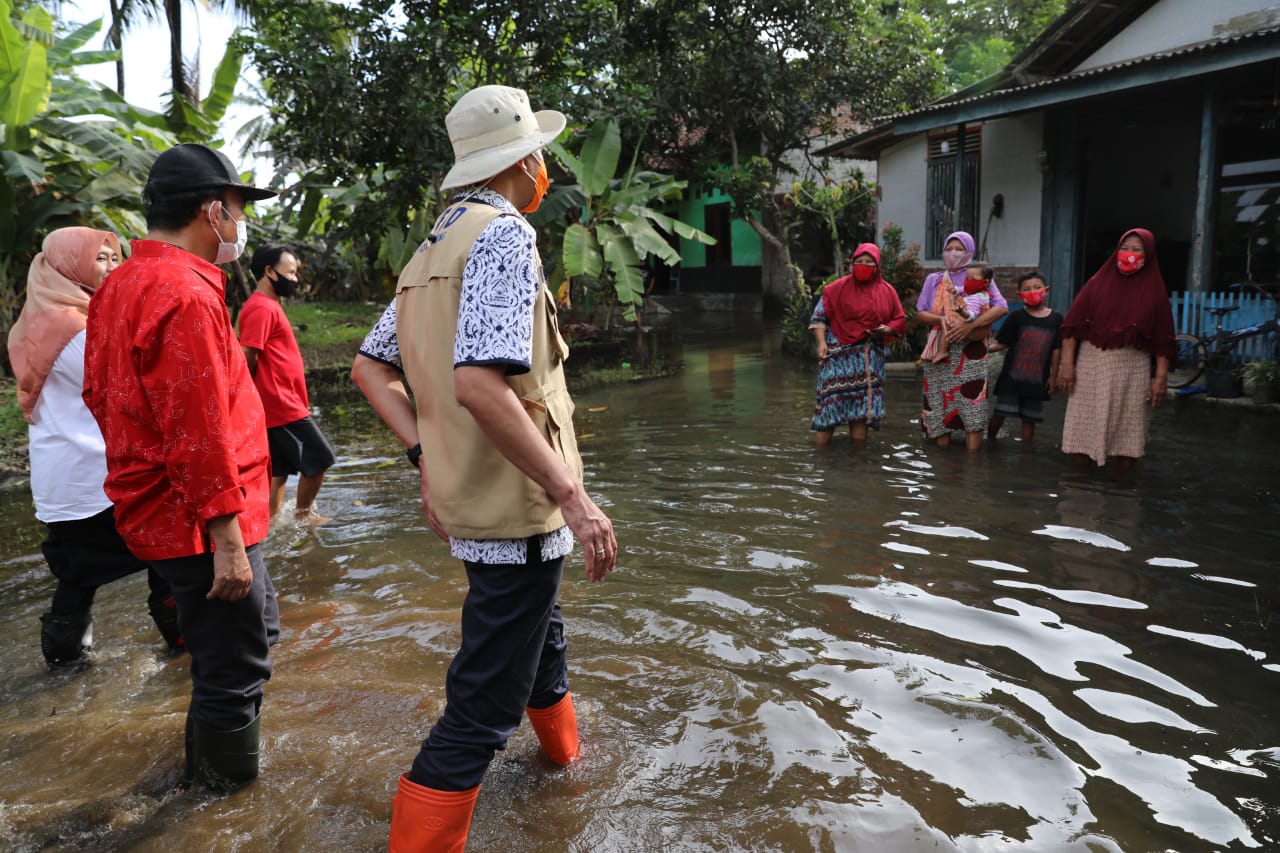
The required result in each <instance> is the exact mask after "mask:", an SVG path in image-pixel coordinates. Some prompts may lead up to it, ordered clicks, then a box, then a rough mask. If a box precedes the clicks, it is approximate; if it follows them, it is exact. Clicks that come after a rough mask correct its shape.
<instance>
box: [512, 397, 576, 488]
mask: <svg viewBox="0 0 1280 853" xmlns="http://www.w3.org/2000/svg"><path fill="white" fill-rule="evenodd" d="M520 402H521V403H522V404H523V405H524V408H525V411H526V412H528V413H529V417H530V418H532V419H533V423H534V426H536V427H537V428H538V430H539V431H540V432H541V433H542V435H543V437H544V438H545V439H546V440H547V443H548V444H549V445H551V449H552V450H554V451H555V452H556V455H558V456H559V457H560V458H561V459H563V460H564V461H565V464H566V465H568V466H569V470H571V471H573V473H574V476H576V477H577V478H578V479H579V480H581V479H582V457H581V456H579V455H578V437H577V436H576V435H574V432H573V409H574V406H573V399H572V398H571V397H570V396H569V392H568V391H567V390H566V389H564V388H561V387H557V386H556V385H555V384H547V385H542V386H540V387H539V388H537V389H536V390H533V391H531V392H530V393H528V394H526V395H525V396H524V397H521V398H520Z"/></svg>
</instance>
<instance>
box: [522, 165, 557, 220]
mask: <svg viewBox="0 0 1280 853" xmlns="http://www.w3.org/2000/svg"><path fill="white" fill-rule="evenodd" d="M525 174H526V175H528V174H529V173H528V172H525ZM529 178H530V180H532V181H533V198H531V199H530V200H529V203H528V204H526V205H525V206H524V207H522V208H520V212H521V213H533V212H534V211H535V210H537V209H538V206H539V205H541V204H542V199H543V197H544V196H546V194H547V190H548V189H550V188H551V178H550V177H549V176H548V175H547V161H546V159H545V158H543V159H542V160H541V161H540V162H539V163H538V171H537V172H536V173H535V174H533V175H529Z"/></svg>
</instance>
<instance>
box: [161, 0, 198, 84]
mask: <svg viewBox="0 0 1280 853" xmlns="http://www.w3.org/2000/svg"><path fill="white" fill-rule="evenodd" d="M164 17H165V21H167V22H168V24H169V79H170V81H171V82H172V84H173V96H174V97H175V98H183V99H185V100H186V101H187V103H191V93H190V91H189V90H188V87H187V72H186V69H185V68H184V67H183V63H182V0H165V2H164Z"/></svg>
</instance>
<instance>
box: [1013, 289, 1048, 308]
mask: <svg viewBox="0 0 1280 853" xmlns="http://www.w3.org/2000/svg"><path fill="white" fill-rule="evenodd" d="M1018 295H1019V296H1021V297H1022V304H1023V305H1026V306H1027V307H1028V308H1039V307H1040V306H1041V305H1043V304H1044V298H1045V297H1046V296H1048V295H1049V291H1047V290H1028V291H1026V292H1025V293H1020V294H1018Z"/></svg>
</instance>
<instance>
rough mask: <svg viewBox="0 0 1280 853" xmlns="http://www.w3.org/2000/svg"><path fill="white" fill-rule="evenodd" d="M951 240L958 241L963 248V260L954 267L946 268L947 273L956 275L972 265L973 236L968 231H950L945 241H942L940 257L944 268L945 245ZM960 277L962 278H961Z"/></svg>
mask: <svg viewBox="0 0 1280 853" xmlns="http://www.w3.org/2000/svg"><path fill="white" fill-rule="evenodd" d="M952 240H959V241H960V245H962V246H964V260H962V261H961V262H960V263H959V264H958V265H957V266H955V267H947V272H949V273H958V272H961V271H962V270H964V269H965V268H966V267H968V266H969V264H971V263H973V247H974V242H973V235H972V234H970V233H969V232H968V231H952V232H951V233H950V234H948V235H947V239H945V240H943V241H942V257H943V265H944V266H945V265H946V257H947V255H946V252H947V244H948V243H950V242H951V241H952ZM961 277H962V278H963V276H961Z"/></svg>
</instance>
